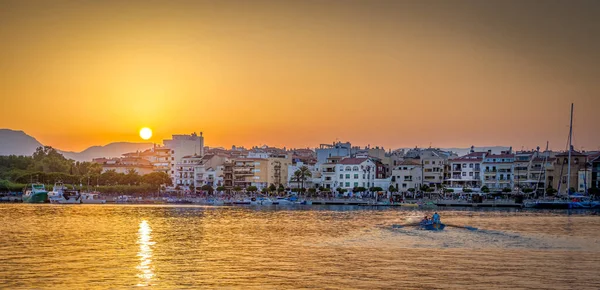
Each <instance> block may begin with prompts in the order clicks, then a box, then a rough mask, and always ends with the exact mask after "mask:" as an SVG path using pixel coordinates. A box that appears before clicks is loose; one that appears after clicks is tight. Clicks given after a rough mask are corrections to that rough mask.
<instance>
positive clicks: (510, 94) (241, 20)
mask: <svg viewBox="0 0 600 290" xmlns="http://www.w3.org/2000/svg"><path fill="white" fill-rule="evenodd" d="M599 35H600V2H599V1H577V0H576V1H554V0H547V1H533V0H522V1H512V0H503V1H499V0H498V1H479V0H473V1H461V0H454V1H445V0H443V1H433V0H425V1H401V0H394V1H380V0H370V1H366V0H365V1H353V0H343V1H342V0H339V1H334V0H331V1H311V0H306V1H175V0H174V1H154V0H146V1H110V0H109V1H89V0H80V1H33V0H27V1H21V0H19V1H7V0H0V100H1V104H2V106H1V109H0V110H1V111H0V128H10V129H15V130H23V131H25V132H26V133H28V134H30V135H32V136H34V137H35V138H37V139H38V140H39V141H40V142H42V143H43V144H45V145H51V146H54V147H56V148H59V149H62V150H73V151H81V150H83V149H85V148H87V147H89V146H92V145H104V144H107V143H110V142H116V141H133V142H141V141H142V140H141V139H140V137H139V135H138V131H139V129H140V128H141V127H150V128H151V129H152V130H153V131H154V136H153V137H152V139H151V141H152V142H155V143H161V141H162V139H165V138H169V137H170V135H171V134H189V133H192V132H200V131H202V132H203V133H204V137H205V144H206V145H208V146H223V147H230V146H231V145H233V144H235V145H244V146H247V147H249V146H253V145H263V144H268V145H270V146H280V147H283V146H286V147H288V148H292V147H296V148H305V147H316V146H318V144H321V143H331V142H333V141H335V140H340V141H351V142H352V143H353V144H356V145H363V146H364V145H367V144H369V145H371V146H384V147H385V148H386V149H387V148H399V147H414V146H423V147H427V146H433V147H470V146H471V145H475V146H489V145H503V146H513V147H514V148H517V149H521V148H524V149H528V148H535V147H536V146H541V147H542V148H543V147H544V146H545V144H546V141H549V142H550V148H553V149H565V145H566V141H567V136H568V130H569V109H570V104H571V103H575V117H574V137H573V142H574V145H575V147H576V148H577V149H584V150H598V149H599V148H600V133H599V132H600V129H599V124H600V114H598V112H599V110H600V53H598V52H599V51H600V37H598V36H599Z"/></svg>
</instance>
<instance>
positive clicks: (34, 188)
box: [22, 183, 48, 203]
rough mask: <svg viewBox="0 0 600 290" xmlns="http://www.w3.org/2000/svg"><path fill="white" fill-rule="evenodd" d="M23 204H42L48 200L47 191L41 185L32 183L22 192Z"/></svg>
mask: <svg viewBox="0 0 600 290" xmlns="http://www.w3.org/2000/svg"><path fill="white" fill-rule="evenodd" d="M22 198H23V202H24V203H44V202H46V200H47V199H48V191H46V187H45V186H44V185H43V184H41V183H32V184H29V185H27V187H26V188H25V190H24V192H23V196H22Z"/></svg>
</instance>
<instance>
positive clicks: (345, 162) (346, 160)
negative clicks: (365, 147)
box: [338, 158, 369, 165]
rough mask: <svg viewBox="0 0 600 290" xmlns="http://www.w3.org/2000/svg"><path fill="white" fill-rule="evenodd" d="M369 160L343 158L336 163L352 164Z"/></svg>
mask: <svg viewBox="0 0 600 290" xmlns="http://www.w3.org/2000/svg"><path fill="white" fill-rule="evenodd" d="M367 160H369V158H344V159H342V160H340V162H338V164H345V165H352V164H361V163H363V162H365V161H367Z"/></svg>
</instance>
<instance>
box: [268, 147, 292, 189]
mask: <svg viewBox="0 0 600 290" xmlns="http://www.w3.org/2000/svg"><path fill="white" fill-rule="evenodd" d="M267 162H268V165H267V186H269V185H271V184H274V185H275V186H279V185H280V184H283V186H287V185H288V180H287V179H288V178H287V177H288V167H289V165H292V158H291V156H289V155H279V156H272V157H269V158H267Z"/></svg>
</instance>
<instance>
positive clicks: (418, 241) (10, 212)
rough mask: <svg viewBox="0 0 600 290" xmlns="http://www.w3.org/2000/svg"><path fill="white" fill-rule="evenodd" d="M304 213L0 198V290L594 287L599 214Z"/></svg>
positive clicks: (331, 210) (348, 210)
mask: <svg viewBox="0 0 600 290" xmlns="http://www.w3.org/2000/svg"><path fill="white" fill-rule="evenodd" d="M315 209H317V210H306V208H297V209H294V208H288V209H282V210H274V209H273V208H271V209H264V208H237V207H218V208H211V207H196V206H185V207H177V206H118V205H114V206H113V205H106V206H66V207H63V206H54V205H34V206H29V205H0V233H1V234H0V273H1V274H0V288H8V289H17V288H23V289H30V288H86V289H115V288H130V287H134V286H148V287H157V288H198V287H206V288H243V289H249V288H260V289H265V288H271V289H285V288H310V289H315V288H332V289H349V288H364V289H373V288H388V289H402V288H427V289H436V288H444V289H447V288H456V289H459V288H460V289H481V288H498V289H499V288H505V289H507V288H555V289H560V288H564V289H567V288H568V289H572V288H576V289H586V288H589V289H597V288H600V284H599V283H600V282H599V281H598V279H597V272H598V271H599V270H600V263H599V259H598V254H599V252H600V250H599V249H598V244H599V243H598V239H599V238H600V234H599V233H600V231H599V230H600V224H599V223H598V217H591V216H584V215H575V216H569V215H566V214H564V213H561V212H547V213H543V212H518V211H462V210H461V211H453V210H447V211H441V213H442V216H443V219H444V222H446V223H448V224H455V225H469V226H473V227H477V228H479V229H480V230H478V231H468V230H464V229H457V228H446V230H445V231H443V232H428V231H420V230H416V229H414V228H410V227H405V228H393V227H392V225H394V224H406V223H410V222H414V221H415V220H418V219H419V217H422V216H423V215H424V214H431V213H430V212H421V211H418V210H401V209H400V210H398V209H386V210H365V209H358V210H353V209H356V208H326V207H316V208H315Z"/></svg>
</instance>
